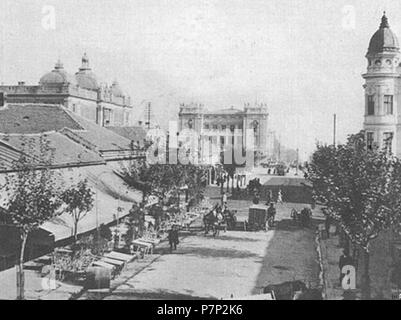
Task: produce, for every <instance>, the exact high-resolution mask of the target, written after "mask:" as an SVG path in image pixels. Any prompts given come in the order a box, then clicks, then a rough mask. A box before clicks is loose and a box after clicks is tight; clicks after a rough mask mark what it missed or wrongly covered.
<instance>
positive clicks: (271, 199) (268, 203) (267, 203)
mask: <svg viewBox="0 0 401 320" xmlns="http://www.w3.org/2000/svg"><path fill="white" fill-rule="evenodd" d="M272 202H273V192H272V191H271V190H269V192H268V193H267V201H266V205H267V206H269V205H270V203H272Z"/></svg>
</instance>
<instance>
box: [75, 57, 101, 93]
mask: <svg viewBox="0 0 401 320" xmlns="http://www.w3.org/2000/svg"><path fill="white" fill-rule="evenodd" d="M75 77H76V79H77V82H78V85H79V86H80V87H81V88H84V89H89V90H98V89H99V84H98V81H97V78H96V75H95V74H94V73H93V72H92V69H91V68H90V67H89V59H88V56H87V55H86V53H85V54H84V56H83V57H82V66H81V68H79V71H78V72H77V73H76V74H75Z"/></svg>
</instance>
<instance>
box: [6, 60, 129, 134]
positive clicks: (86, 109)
mask: <svg viewBox="0 0 401 320" xmlns="http://www.w3.org/2000/svg"><path fill="white" fill-rule="evenodd" d="M0 92H3V93H4V94H5V96H6V102H7V103H10V104H53V105H62V106H64V107H65V108H67V109H68V110H70V111H72V112H74V113H76V114H78V115H80V116H82V117H84V118H86V119H88V120H90V121H92V122H95V123H97V124H99V125H101V126H104V127H109V126H110V127H123V126H131V125H132V124H133V107H132V104H131V98H130V97H129V96H128V95H126V94H124V93H123V91H122V89H121V88H120V86H119V84H118V82H117V81H115V82H114V83H113V84H112V85H111V86H109V85H107V84H101V83H99V82H98V79H97V77H96V75H95V74H94V73H93V71H92V69H91V68H90V65H89V59H88V56H87V55H86V54H84V56H83V57H82V65H81V67H80V68H79V70H78V72H77V73H76V74H75V75H71V74H69V73H68V72H67V71H66V70H65V69H64V66H63V64H62V63H61V61H58V62H57V63H56V65H55V67H54V69H53V70H52V71H51V72H49V73H46V74H45V75H43V76H42V77H41V78H40V81H39V84H38V85H26V84H25V83H24V82H20V83H19V84H18V85H2V86H0Z"/></svg>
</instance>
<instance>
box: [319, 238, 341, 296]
mask: <svg viewBox="0 0 401 320" xmlns="http://www.w3.org/2000/svg"><path fill="white" fill-rule="evenodd" d="M317 242H318V246H319V249H320V255H321V256H320V258H321V261H320V262H321V266H322V268H323V270H322V277H323V279H322V281H323V284H324V288H325V299H326V300H343V299H344V298H343V293H344V290H343V289H342V287H341V285H340V279H339V278H340V273H339V272H340V271H339V269H338V259H339V257H340V256H341V254H342V248H340V247H339V246H338V237H337V236H331V237H330V238H329V239H326V240H322V239H321V238H320V237H318V239H317Z"/></svg>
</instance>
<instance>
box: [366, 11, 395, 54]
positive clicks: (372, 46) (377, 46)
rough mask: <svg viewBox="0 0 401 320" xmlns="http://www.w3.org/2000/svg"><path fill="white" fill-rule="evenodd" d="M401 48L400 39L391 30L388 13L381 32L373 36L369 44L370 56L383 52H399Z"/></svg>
mask: <svg viewBox="0 0 401 320" xmlns="http://www.w3.org/2000/svg"><path fill="white" fill-rule="evenodd" d="M399 50H400V46H399V42H398V38H397V36H396V35H395V33H394V32H393V31H392V30H391V29H390V25H389V23H388V19H387V17H386V12H384V14H383V17H382V22H381V24H380V27H379V30H377V31H376V33H375V34H374V35H373V37H372V39H371V40H370V43H369V49H368V55H374V54H377V53H383V52H399Z"/></svg>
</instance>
